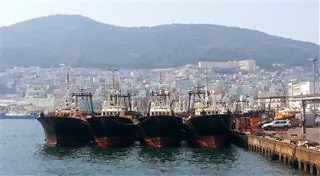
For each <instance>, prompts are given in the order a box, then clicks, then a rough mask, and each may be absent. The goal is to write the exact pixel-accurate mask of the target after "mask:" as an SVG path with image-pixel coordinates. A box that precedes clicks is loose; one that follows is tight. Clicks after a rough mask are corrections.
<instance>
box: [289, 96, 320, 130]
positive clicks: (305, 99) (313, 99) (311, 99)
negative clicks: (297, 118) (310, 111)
mask: <svg viewBox="0 0 320 176" xmlns="http://www.w3.org/2000/svg"><path fill="white" fill-rule="evenodd" d="M289 98H290V101H301V105H302V133H303V134H306V127H305V119H306V118H305V117H306V104H309V103H320V94H310V95H298V96H290V97H289Z"/></svg>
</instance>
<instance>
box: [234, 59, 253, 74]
mask: <svg viewBox="0 0 320 176" xmlns="http://www.w3.org/2000/svg"><path fill="white" fill-rule="evenodd" d="M238 63H239V67H240V69H241V70H246V71H248V72H254V71H255V70H256V67H257V66H256V62H255V61H254V60H243V61H239V62H238Z"/></svg>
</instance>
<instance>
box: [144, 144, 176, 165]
mask: <svg viewBox="0 0 320 176" xmlns="http://www.w3.org/2000/svg"><path fill="white" fill-rule="evenodd" d="M181 149H182V148H181V147H168V148H153V147H141V149H140V151H139V153H138V154H139V158H140V159H141V160H143V161H146V159H147V160H148V161H149V162H152V161H160V162H166V161H174V160H175V159H176V157H177V156H178V155H179V153H180V150H181Z"/></svg>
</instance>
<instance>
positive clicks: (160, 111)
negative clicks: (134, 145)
mask: <svg viewBox="0 0 320 176" xmlns="http://www.w3.org/2000/svg"><path fill="white" fill-rule="evenodd" d="M139 121H140V124H139V125H140V127H141V135H142V138H143V141H142V142H143V143H144V144H145V145H146V146H150V147H156V148H160V147H174V146H178V145H180V142H181V137H182V134H181V133H182V128H183V123H182V118H180V117H177V116H176V115H175V113H174V110H173V107H172V101H171V97H170V93H169V92H167V91H164V90H163V89H159V90H156V91H152V93H151V95H150V101H149V106H148V112H147V115H146V116H144V117H142V118H140V119H139Z"/></svg>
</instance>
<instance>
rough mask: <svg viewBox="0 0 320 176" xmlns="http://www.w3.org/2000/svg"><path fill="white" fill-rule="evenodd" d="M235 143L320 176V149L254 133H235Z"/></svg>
mask: <svg viewBox="0 0 320 176" xmlns="http://www.w3.org/2000/svg"><path fill="white" fill-rule="evenodd" d="M234 142H235V144H237V145H239V146H241V147H245V148H247V149H249V150H251V151H255V152H258V153H260V154H262V155H264V156H265V157H267V158H268V159H270V160H278V161H280V162H282V163H284V164H286V165H288V166H290V167H293V168H295V169H299V170H302V171H304V172H306V173H308V174H313V175H319V176H320V151H318V150H316V149H308V148H306V147H302V146H300V147H298V146H297V145H294V144H290V143H289V142H288V143H286V142H283V141H278V140H276V139H273V138H268V137H263V136H257V135H254V134H244V133H235V137H234Z"/></svg>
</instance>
